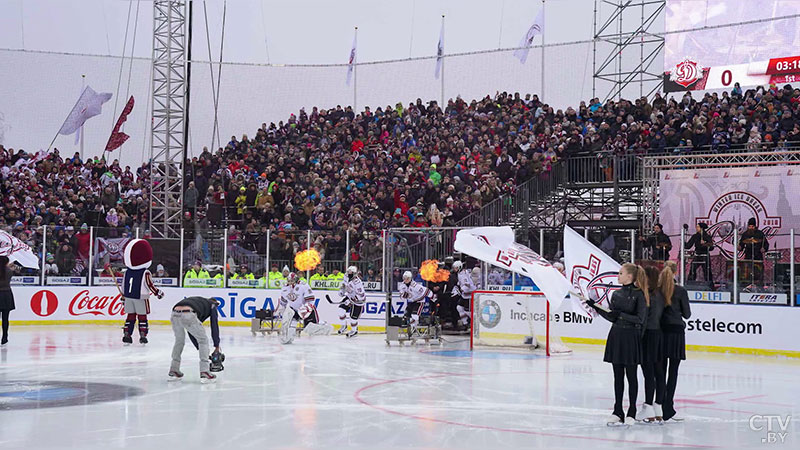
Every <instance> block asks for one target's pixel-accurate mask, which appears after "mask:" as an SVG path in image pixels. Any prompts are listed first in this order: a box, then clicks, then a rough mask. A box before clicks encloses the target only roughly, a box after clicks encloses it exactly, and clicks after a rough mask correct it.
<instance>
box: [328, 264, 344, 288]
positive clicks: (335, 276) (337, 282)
mask: <svg viewBox="0 0 800 450" xmlns="http://www.w3.org/2000/svg"><path fill="white" fill-rule="evenodd" d="M328 281H329V282H333V283H332V284H331V289H339V287H340V286H341V285H342V281H344V274H343V273H341V272H339V270H338V269H333V273H331V274H330V275H328Z"/></svg>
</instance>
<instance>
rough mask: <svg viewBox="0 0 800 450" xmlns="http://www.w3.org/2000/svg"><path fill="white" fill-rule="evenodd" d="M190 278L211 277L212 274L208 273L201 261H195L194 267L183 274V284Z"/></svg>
mask: <svg viewBox="0 0 800 450" xmlns="http://www.w3.org/2000/svg"><path fill="white" fill-rule="evenodd" d="M190 278H211V275H209V274H208V271H206V270H205V269H203V265H202V263H201V262H200V261H195V263H194V264H193V265H192V268H191V269H189V270H187V271H186V274H185V275H184V276H183V284H186V280H188V279H190Z"/></svg>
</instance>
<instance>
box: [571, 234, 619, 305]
mask: <svg viewBox="0 0 800 450" xmlns="http://www.w3.org/2000/svg"><path fill="white" fill-rule="evenodd" d="M564 264H565V266H566V267H565V272H566V274H567V279H568V280H569V282H570V284H571V285H572V291H573V292H580V293H581V294H582V295H583V296H584V297H586V298H590V299H592V300H594V301H595V302H597V304H599V305H603V306H606V307H608V303H609V300H610V299H611V294H612V293H613V292H614V291H615V290H617V289H619V288H620V285H619V282H618V280H617V275H618V274H619V268H620V267H621V266H620V264H619V263H618V262H616V261H614V259H613V258H612V257H610V256H608V255H607V254H606V253H605V252H604V251H602V250H600V249H599V248H597V247H596V246H595V245H594V244H592V243H591V242H589V241H587V240H586V239H584V238H583V236H581V235H580V234H578V232H577V231H575V230H573V229H572V228H570V227H568V226H565V227H564ZM574 303H578V304H580V305H581V308H582V309H583V311H585V312H588V313H589V314H590V315H592V317H594V316H596V315H597V312H596V311H595V310H594V309H592V308H589V307H588V306H587V305H585V304H584V303H581V302H574Z"/></svg>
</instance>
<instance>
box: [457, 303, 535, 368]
mask: <svg viewBox="0 0 800 450" xmlns="http://www.w3.org/2000/svg"><path fill="white" fill-rule="evenodd" d="M481 294H496V295H515V294H520V295H529V296H532V297H541V298H542V299H544V302H545V305H546V306H545V313H546V314H547V320H546V321H545V354H546V355H547V356H551V352H550V340H551V335H550V318H551V316H550V300H549V299H548V298H547V296H545V295H544V293H542V292H539V291H489V290H476V291H473V292H472V295H470V300H469V306H470V308H469V314H470V330H469V349H470V351H475V334H476V328H475V323H476V322H475V312H476V309H477V308H476V307H477V305H476V304H475V301H476V299H475V296H476V295H478V296H480V295H481ZM479 329H480V328H478V330H479ZM500 347H502V345H500ZM508 347H513V346H508ZM479 348H480V346H479Z"/></svg>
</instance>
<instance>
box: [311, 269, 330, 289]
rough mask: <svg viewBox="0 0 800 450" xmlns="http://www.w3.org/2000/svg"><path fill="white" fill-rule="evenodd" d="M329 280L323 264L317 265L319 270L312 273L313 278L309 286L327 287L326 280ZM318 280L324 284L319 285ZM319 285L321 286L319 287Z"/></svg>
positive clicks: (314, 287)
mask: <svg viewBox="0 0 800 450" xmlns="http://www.w3.org/2000/svg"><path fill="white" fill-rule="evenodd" d="M327 280H328V277H326V276H325V268H324V267H322V264H320V265H318V266H317V271H316V272H314V275H311V280H310V281H309V286H311V289H326V288H324V287H323V286H324V282H325V281H327ZM317 282H323V284H322V285H317ZM318 286H319V287H318Z"/></svg>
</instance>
